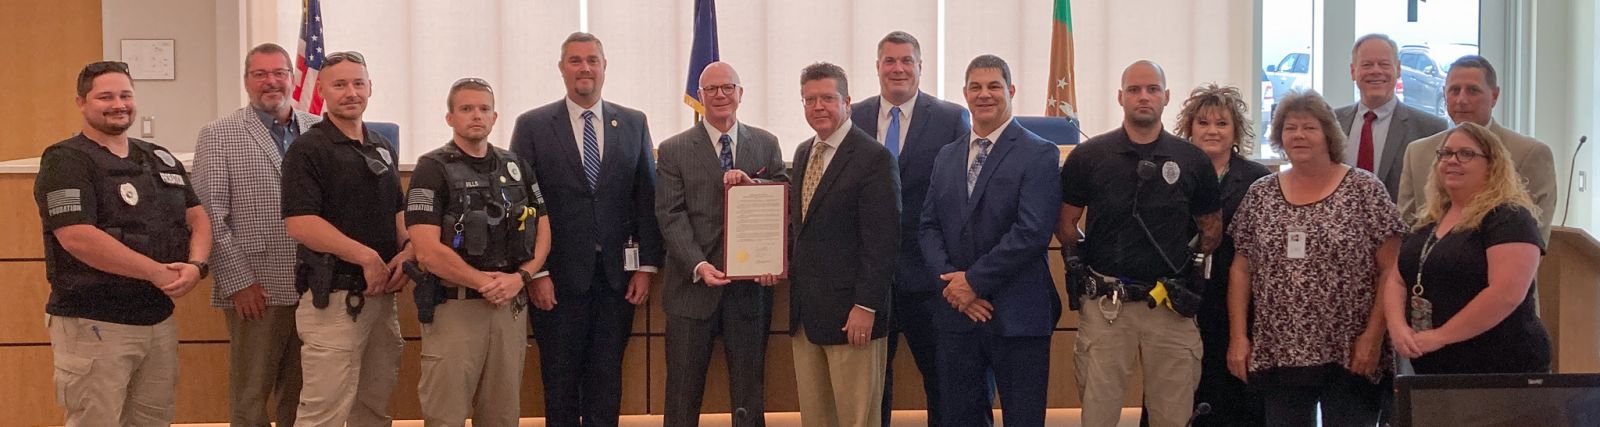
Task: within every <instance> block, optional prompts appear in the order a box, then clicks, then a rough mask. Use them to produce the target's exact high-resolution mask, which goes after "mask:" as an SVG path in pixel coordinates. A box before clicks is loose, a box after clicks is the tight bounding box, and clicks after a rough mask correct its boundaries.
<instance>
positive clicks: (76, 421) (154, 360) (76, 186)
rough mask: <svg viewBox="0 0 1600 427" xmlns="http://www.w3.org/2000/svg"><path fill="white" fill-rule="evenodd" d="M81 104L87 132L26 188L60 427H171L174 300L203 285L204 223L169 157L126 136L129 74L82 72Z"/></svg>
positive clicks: (109, 67)
mask: <svg viewBox="0 0 1600 427" xmlns="http://www.w3.org/2000/svg"><path fill="white" fill-rule="evenodd" d="M77 105H78V109H79V110H81V111H82V112H83V120H84V124H85V126H84V128H83V132H82V133H79V134H78V135H76V136H73V137H72V138H68V139H67V140H65V141H61V142H58V143H56V144H55V145H51V146H50V147H49V148H46V149H45V151H44V155H43V156H42V157H41V159H40V161H39V175H38V179H37V181H35V184H34V189H33V190H34V191H33V195H34V200H35V202H37V203H38V205H39V217H40V220H41V222H42V223H43V225H44V227H43V228H44V246H45V258H44V262H45V270H46V277H47V278H48V279H49V281H50V301H49V302H48V303H46V304H45V313H47V316H46V320H45V323H46V325H47V326H48V327H49V329H50V347H51V351H52V353H53V355H54V363H55V383H56V396H57V399H56V401H57V403H59V404H60V405H61V406H62V409H64V410H65V412H66V422H67V425H68V426H78V425H90V424H113V423H114V424H118V425H125V426H156V425H161V426H164V425H169V424H171V423H172V419H173V407H174V404H173V403H174V402H173V390H174V388H175V386H176V384H177V380H178V334H177V326H176V325H175V324H174V322H173V320H172V308H173V304H172V299H173V298H178V297H182V296H184V294H187V293H189V291H190V290H191V289H194V284H195V282H197V281H199V280H200V279H201V278H202V277H204V276H205V275H206V259H207V257H208V256H209V255H210V253H211V223H210V221H209V220H208V219H207V218H206V211H205V209H204V208H203V207H201V206H200V199H199V197H196V196H195V193H194V190H193V189H191V188H190V187H189V174H188V173H187V172H186V171H185V170H184V167H183V164H182V163H179V162H178V160H177V158H176V157H174V156H173V155H172V152H170V151H167V149H166V148H162V147H161V146H158V145H155V144H151V143H149V142H145V141H140V140H138V139H133V138H129V137H128V135H127V133H126V132H127V130H128V128H129V127H130V126H132V125H133V118H134V117H135V109H134V102H133V81H132V79H131V76H130V75H129V74H128V65H127V64H124V63H121V62H109V61H108V62H96V63H93V64H89V65H88V66H85V67H84V68H83V71H81V72H79V73H78V97H77Z"/></svg>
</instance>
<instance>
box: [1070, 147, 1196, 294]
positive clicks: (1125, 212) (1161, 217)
mask: <svg viewBox="0 0 1600 427" xmlns="http://www.w3.org/2000/svg"><path fill="white" fill-rule="evenodd" d="M1141 160H1149V161H1151V162H1153V163H1154V164H1155V166H1156V167H1155V169H1154V170H1153V173H1152V174H1151V176H1150V177H1149V179H1148V180H1147V181H1146V182H1145V184H1144V186H1143V188H1142V189H1141V188H1140V187H1139V175H1138V168H1139V162H1140V161H1141ZM1218 191H1219V190H1218V185H1217V172H1216V171H1215V170H1214V169H1213V168H1212V166H1211V161H1210V159H1208V158H1207V157H1206V155H1205V153H1204V152H1201V151H1200V149H1199V148H1196V147H1195V146H1194V145H1192V144H1189V142H1188V141H1184V140H1183V139H1182V138H1179V137H1177V136H1175V135H1173V134H1170V133H1167V132H1166V131H1162V132H1161V136H1160V137H1159V138H1157V139H1156V141H1155V142H1152V143H1150V144H1142V145H1141V144H1134V143H1133V140H1131V139H1129V138H1128V132H1127V130H1125V129H1123V128H1117V130H1114V131H1111V132H1108V133H1105V134H1102V135H1100V136H1096V137H1094V138H1090V139H1089V141H1087V142H1084V143H1083V144H1082V145H1079V146H1078V147H1077V148H1074V149H1073V150H1072V154H1071V155H1069V156H1067V162H1066V164H1064V165H1062V167H1061V200H1062V201H1063V202H1065V203H1068V204H1071V205H1073V206H1079V207H1083V208H1087V210H1088V213H1087V214H1088V226H1087V229H1086V230H1084V233H1085V235H1086V237H1087V246H1086V247H1084V248H1080V252H1082V253H1083V255H1082V256H1083V257H1084V260H1085V262H1087V263H1088V264H1089V266H1090V267H1092V268H1094V269H1095V271H1097V272H1099V273H1101V274H1105V275H1110V276H1118V277H1125V278H1130V279H1134V280H1143V281H1148V280H1155V279H1156V278H1158V277H1162V276H1172V275H1174V274H1175V273H1174V272H1172V270H1171V269H1170V268H1169V267H1168V266H1167V263H1166V262H1164V261H1162V259H1161V255H1160V253H1159V252H1157V251H1156V249H1155V246H1153V245H1151V243H1150V239H1149V238H1148V237H1146V236H1145V233H1144V230H1142V229H1141V228H1140V227H1139V223H1138V222H1137V221H1135V219H1134V217H1133V208H1134V199H1133V197H1134V194H1136V193H1137V194H1138V209H1139V215H1140V217H1141V218H1143V219H1144V223H1145V225H1147V226H1149V228H1150V234H1151V235H1153V236H1155V240H1156V241H1157V242H1159V243H1160V244H1161V249H1162V250H1164V251H1166V254H1167V257H1168V259H1170V260H1171V261H1172V263H1173V264H1176V265H1177V266H1178V268H1184V264H1186V263H1188V259H1189V257H1188V255H1189V253H1190V252H1189V240H1190V239H1193V238H1194V236H1195V234H1196V233H1197V232H1198V230H1199V229H1198V227H1196V226H1195V224H1194V220H1193V217H1196V216H1200V215H1205V214H1209V213H1213V212H1216V211H1217V210H1218V209H1220V208H1221V207H1222V205H1221V202H1220V201H1219V200H1218Z"/></svg>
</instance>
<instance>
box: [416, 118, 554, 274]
mask: <svg viewBox="0 0 1600 427" xmlns="http://www.w3.org/2000/svg"><path fill="white" fill-rule="evenodd" d="M489 148H490V150H491V153H490V157H491V158H492V159H494V160H493V161H494V162H495V168H494V170H493V171H491V172H489V173H482V172H478V170H477V169H474V168H473V167H472V164H471V163H472V162H473V161H474V160H475V159H473V158H472V157H470V156H467V155H466V154H465V153H462V152H461V149H460V148H459V147H456V145H455V144H454V143H449V144H445V146H444V147H441V148H439V149H436V150H433V151H431V152H429V153H428V154H424V155H423V156H422V157H423V158H431V159H434V160H437V161H438V162H439V163H440V164H442V165H444V176H445V182H446V185H448V186H449V192H450V197H449V199H448V200H445V201H444V203H445V207H444V212H443V215H441V222H442V223H441V224H440V225H439V227H440V232H439V239H440V240H441V241H442V242H443V243H444V244H445V246H449V247H450V248H451V249H454V250H455V251H456V254H458V255H460V256H461V259H462V260H464V261H466V262H467V264H468V265H471V266H472V267H473V268H476V269H479V270H484V271H500V272H510V271H515V270H516V269H517V268H518V266H520V265H522V263H524V262H527V261H528V260H530V259H533V245H534V242H535V238H536V237H537V233H538V229H539V226H538V225H539V224H538V216H539V215H543V212H534V211H533V208H534V204H533V202H532V200H533V195H532V194H529V190H528V188H529V185H528V183H527V181H529V180H532V179H533V175H532V174H533V171H528V170H522V168H521V167H520V166H518V161H517V155H516V154H515V153H512V152H511V151H508V150H504V149H501V148H499V147H494V146H490V147H489Z"/></svg>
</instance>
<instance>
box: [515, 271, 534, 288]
mask: <svg viewBox="0 0 1600 427" xmlns="http://www.w3.org/2000/svg"><path fill="white" fill-rule="evenodd" d="M517 274H519V275H521V276H522V286H528V285H532V284H533V273H529V272H528V270H524V269H520V268H519V269H517Z"/></svg>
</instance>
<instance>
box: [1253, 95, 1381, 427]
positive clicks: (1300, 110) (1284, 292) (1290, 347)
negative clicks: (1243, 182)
mask: <svg viewBox="0 0 1600 427" xmlns="http://www.w3.org/2000/svg"><path fill="white" fill-rule="evenodd" d="M1344 139H1345V136H1344V134H1343V132H1341V131H1340V127H1339V126H1338V125H1337V124H1336V123H1335V119H1334V115H1333V109H1332V108H1329V107H1328V104H1327V102H1326V101H1324V100H1323V99H1322V96H1321V95H1318V94H1317V93H1316V92H1303V93H1296V94H1291V95H1290V96H1288V97H1286V98H1284V99H1282V100H1280V102H1279V104H1278V111H1277V113H1276V115H1275V116H1274V117H1273V120H1272V133H1271V140H1272V145H1273V147H1274V148H1276V149H1278V150H1279V151H1280V152H1282V153H1284V155H1285V157H1287V158H1288V159H1289V164H1290V165H1291V168H1289V169H1288V170H1286V171H1283V172H1278V173H1276V174H1273V175H1269V176H1267V177H1265V178H1262V179H1261V180H1259V181H1256V183H1255V184H1253V185H1251V186H1250V190H1249V192H1248V193H1246V195H1245V198H1244V201H1243V202H1241V204H1240V206H1239V211H1238V213H1237V214H1236V216H1235V217H1234V220H1233V224H1232V226H1231V234H1232V235H1233V238H1234V242H1235V245H1236V247H1237V250H1238V255H1237V256H1236V257H1235V258H1234V262H1233V266H1232V271H1231V273H1230V278H1231V279H1230V281H1229V285H1228V287H1229V290H1228V311H1229V333H1230V335H1232V336H1231V339H1230V344H1229V348H1228V370H1229V371H1230V372H1232V373H1233V375H1234V376H1237V377H1239V378H1240V379H1244V380H1245V381H1246V382H1247V383H1249V385H1250V386H1251V387H1252V388H1255V389H1256V390H1257V391H1259V392H1260V395H1261V396H1263V403H1264V405H1265V411H1266V419H1267V420H1270V421H1269V422H1270V423H1272V424H1273V425H1277V426H1315V425H1317V420H1316V414H1317V408H1318V405H1319V404H1320V405H1321V409H1322V423H1323V425H1326V426H1357V425H1361V426H1370V425H1374V424H1376V423H1377V421H1378V415H1379V413H1380V408H1381V407H1382V406H1383V402H1384V400H1385V399H1384V398H1383V396H1384V395H1385V394H1386V393H1387V391H1386V390H1385V387H1384V385H1383V384H1385V383H1387V381H1385V380H1386V379H1387V378H1388V377H1389V376H1390V375H1392V372H1391V371H1392V369H1391V368H1390V367H1391V366H1392V362H1391V358H1390V357H1389V355H1388V354H1389V352H1388V351H1386V350H1385V345H1384V332H1385V330H1384V329H1385V324H1384V321H1383V316H1382V314H1383V311H1382V310H1381V309H1378V308H1377V307H1378V306H1377V305H1376V304H1377V301H1376V300H1377V295H1378V292H1377V284H1378V283H1379V276H1380V275H1381V274H1380V272H1385V271H1389V268H1388V265H1389V263H1392V262H1394V259H1395V256H1396V253H1397V251H1398V248H1399V246H1400V239H1401V235H1402V233H1404V232H1405V231H1406V227H1405V224H1404V223H1402V222H1401V220H1400V215H1399V213H1398V212H1397V211H1396V209H1395V205H1394V203H1393V202H1392V201H1390V199H1389V195H1388V193H1387V192H1386V191H1385V190H1384V187H1383V183H1382V182H1379V181H1378V178H1377V176H1375V175H1373V174H1372V173H1371V172H1369V171H1366V170H1362V169H1357V168H1353V167H1350V166H1346V165H1344V164H1342V163H1341V161H1342V160H1343V159H1342V157H1343V153H1344V144H1345V140H1344ZM1252 306H1253V308H1254V310H1255V317H1254V319H1253V320H1252V319H1250V318H1249V317H1248V313H1249V310H1250V309H1251V308H1252ZM1248 321H1253V324H1252V325H1250V326H1252V327H1250V328H1247V327H1246V326H1247V325H1246V322H1248ZM1246 331H1253V334H1254V335H1253V336H1252V335H1249V334H1247V332H1246Z"/></svg>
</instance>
